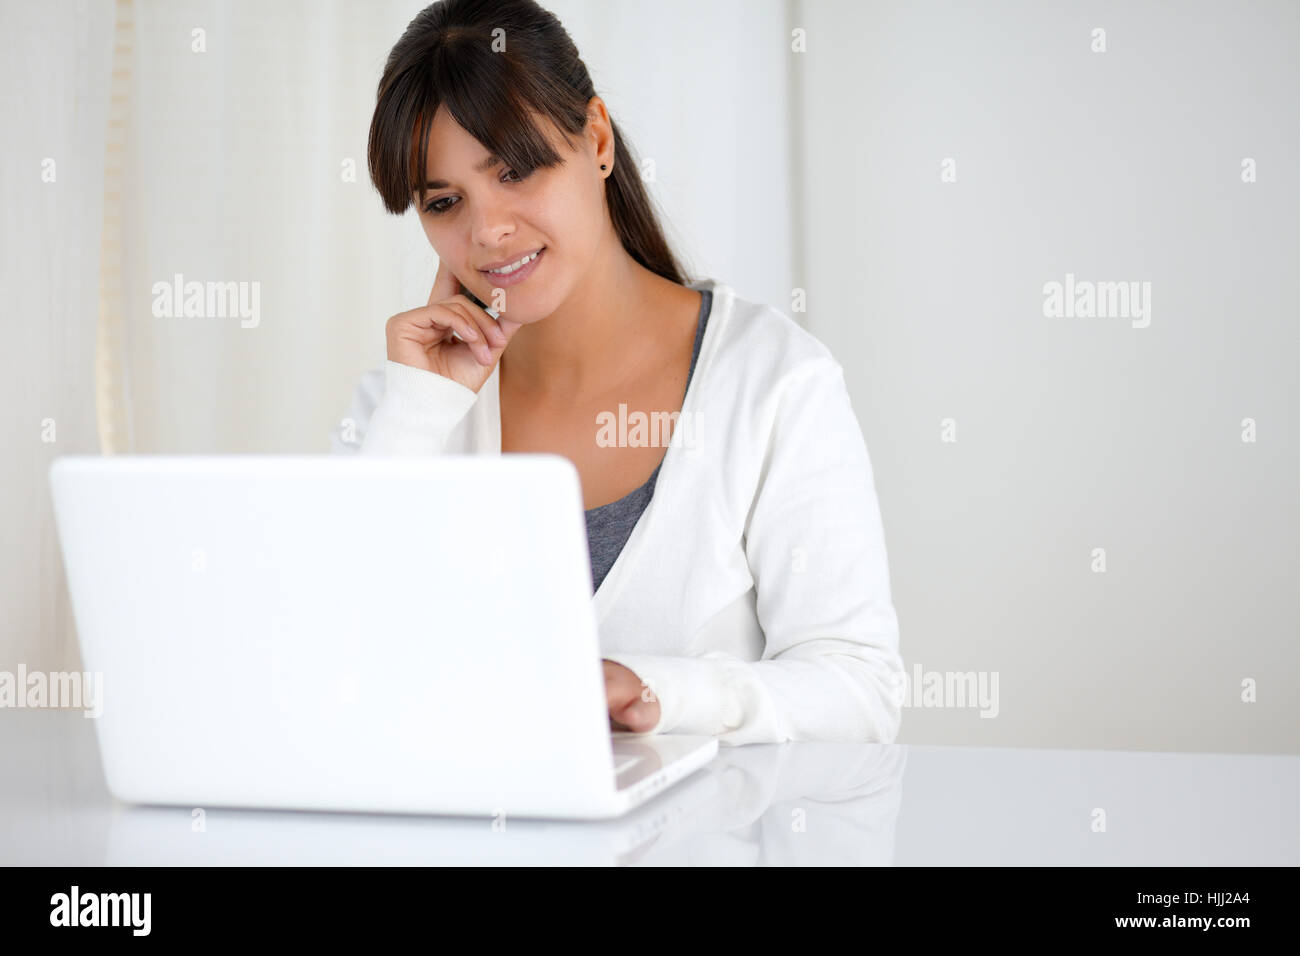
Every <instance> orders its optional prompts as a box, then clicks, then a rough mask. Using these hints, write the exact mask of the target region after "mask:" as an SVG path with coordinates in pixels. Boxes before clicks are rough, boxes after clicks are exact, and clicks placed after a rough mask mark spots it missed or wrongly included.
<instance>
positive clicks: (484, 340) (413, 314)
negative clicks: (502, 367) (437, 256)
mask: <svg viewBox="0 0 1300 956" xmlns="http://www.w3.org/2000/svg"><path fill="white" fill-rule="evenodd" d="M522 327H523V323H522V322H513V321H511V320H510V319H507V318H506V317H505V316H502V317H501V318H500V319H494V318H492V316H490V315H488V314H487V313H486V312H485V311H483V310H482V309H480V308H479V307H478V306H477V305H475V304H474V302H473V300H471V299H470V297H469V296H467V295H465V294H464V293H463V291H462V289H461V284H460V282H459V280H457V278H456V276H455V274H454V273H453V272H452V271H451V267H450V266H449V265H447V262H446V260H441V261H439V263H438V275H437V277H436V278H435V279H434V280H433V291H432V292H430V293H429V304H428V305H426V306H422V307H421V308H418V309H411V310H410V311H409V312H400V313H398V314H397V315H395V316H393V317H392V318H391V319H389V320H388V325H387V327H386V328H385V334H386V335H387V338H388V358H389V360H390V361H393V362H399V363H400V364H402V365H410V366H411V367H412V368H418V369H424V370H425V371H426V372H435V373H437V374H438V375H441V376H443V377H444V378H449V379H451V380H452V381H454V382H459V383H460V384H461V385H464V386H465V387H466V388H470V389H473V390H474V391H476V392H477V391H478V390H479V389H480V388H482V387H483V383H484V382H486V381H487V380H488V378H489V377H490V376H491V375H492V369H494V368H496V364H497V362H498V361H499V360H500V359H501V355H502V353H504V352H505V350H506V345H507V344H508V343H509V341H510V339H511V338H513V337H514V334H515V332H517V331H518V330H519V329H520V328H522ZM453 335H459V336H460V338H459V339H457V338H453Z"/></svg>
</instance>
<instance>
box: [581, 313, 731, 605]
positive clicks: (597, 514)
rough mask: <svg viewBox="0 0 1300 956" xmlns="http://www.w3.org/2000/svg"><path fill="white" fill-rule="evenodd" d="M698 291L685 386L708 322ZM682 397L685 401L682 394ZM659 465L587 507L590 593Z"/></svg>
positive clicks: (650, 490)
mask: <svg viewBox="0 0 1300 956" xmlns="http://www.w3.org/2000/svg"><path fill="white" fill-rule="evenodd" d="M699 291H700V293H701V295H702V296H703V300H702V301H701V302H700V320H699V326H698V328H697V329H696V330H695V348H694V350H693V351H692V352H691V367H690V371H688V372H687V373H686V388H687V389H690V387H691V376H692V375H694V374H695V360H696V359H697V358H699V355H700V343H701V342H703V341H704V326H705V325H706V324H707V323H708V321H709V310H710V308H711V307H712V305H713V291H712V290H711V289H701V290H699ZM682 400H683V402H685V396H684V395H683V399H682ZM667 457H668V453H667V451H665V452H664V458H667ZM663 466H664V463H663V461H662V460H660V462H659V464H658V465H656V466H655V470H654V471H653V472H652V473H651V475H650V478H649V479H648V480H647V481H646V483H645V484H644V485H642V486H641V487H640V488H637V489H636V490H635V491H630V492H628V493H627V494H626V495H624V496H623V497H622V498H619V499H618V500H617V501H611V502H610V503H609V504H607V505H601V506H600V507H599V508H590V509H588V510H587V512H586V515H587V548H588V550H589V551H590V552H591V584H592V593H593V594H594V593H595V592H596V591H598V590H599V589H600V585H601V582H602V581H604V580H605V575H607V574H608V573H609V569H610V568H612V567H613V566H614V562H615V561H616V560H617V559H618V556H619V554H620V553H621V552H622V550H623V545H625V544H627V539H628V538H629V537H631V535H632V529H633V528H634V527H636V523H637V522H638V521H640V520H641V513H642V512H643V511H645V509H646V506H647V505H649V504H650V498H651V497H652V496H653V495H654V493H655V482H656V481H658V480H659V469H660V468H662V467H663Z"/></svg>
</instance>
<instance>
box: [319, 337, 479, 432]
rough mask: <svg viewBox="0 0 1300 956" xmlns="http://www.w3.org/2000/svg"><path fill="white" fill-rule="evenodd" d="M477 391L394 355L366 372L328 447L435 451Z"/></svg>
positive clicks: (458, 420)
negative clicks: (396, 360) (404, 361)
mask: <svg viewBox="0 0 1300 956" xmlns="http://www.w3.org/2000/svg"><path fill="white" fill-rule="evenodd" d="M477 397H478V393H477V392H475V391H474V390H473V389H471V388H466V387H465V386H464V385H462V384H460V383H459V382H455V381H452V380H451V379H449V378H447V377H446V376H443V375H439V374H437V373H436V372H430V371H427V370H425V369H419V368H414V367H412V366H410V365H403V364H401V363H400V362H394V361H392V360H391V359H390V360H386V361H385V362H384V367H383V369H382V370H376V371H373V372H367V373H366V374H365V375H363V376H362V378H361V382H360V383H359V384H358V385H357V387H356V390H355V392H354V393H353V396H352V402H351V404H350V405H349V406H348V409H347V412H346V413H345V414H344V416H343V418H342V419H341V420H340V421H339V422H338V424H336V425H335V426H334V428H333V429H331V431H330V451H331V452H335V453H343V454H346V453H353V454H356V453H360V454H363V455H437V454H441V453H442V451H443V450H444V449H445V448H446V447H447V439H448V437H449V436H450V435H451V432H452V429H454V428H455V427H456V426H457V425H458V424H460V422H461V420H462V419H463V418H464V417H465V415H466V414H467V413H468V412H469V410H470V407H471V406H472V405H473V404H474V401H475V399H476V398H477Z"/></svg>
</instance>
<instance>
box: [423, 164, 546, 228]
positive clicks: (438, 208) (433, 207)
mask: <svg viewBox="0 0 1300 956" xmlns="http://www.w3.org/2000/svg"><path fill="white" fill-rule="evenodd" d="M508 174H513V175H514V177H515V178H514V179H511V180H502V182H514V183H522V182H523V181H524V180H525V179H527V178H528V177H526V176H520V175H519V174H518V173H516V172H515V171H514V170H513V169H507V170H506V172H505V174H503V175H508ZM452 198H453V197H451V196H443V197H441V198H439V199H435V200H434V201H433V202H431V203H429V204H428V205H427V206H425V207H424V211H425V212H427V213H432V214H433V215H435V216H438V215H441V214H442V213H444V212H447V211H449V210H450V209H451V208H452V207H453V206H455V205H456V203H454V202H452V201H451V200H452ZM441 203H446V204H447V205H445V206H444V205H440V204H441Z"/></svg>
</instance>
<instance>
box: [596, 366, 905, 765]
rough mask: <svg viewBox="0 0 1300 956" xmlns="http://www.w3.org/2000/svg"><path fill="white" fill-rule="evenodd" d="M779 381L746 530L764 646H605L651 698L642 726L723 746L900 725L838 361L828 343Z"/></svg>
mask: <svg viewBox="0 0 1300 956" xmlns="http://www.w3.org/2000/svg"><path fill="white" fill-rule="evenodd" d="M784 386H785V387H784V388H782V389H781V393H780V395H779V397H778V398H777V399H776V410H775V416H774V420H773V424H772V428H771V431H770V433H769V436H768V446H767V448H766V450H765V455H764V459H763V465H762V468H761V471H760V475H759V479H758V484H757V488H756V490H755V493H754V498H753V501H752V504H751V508H750V512H749V517H748V521H747V523H746V531H745V539H744V547H745V555H746V559H747V561H748V563H749V566H750V571H751V574H752V575H753V578H754V587H755V590H756V595H755V608H756V611H757V616H758V622H759V625H760V627H761V628H762V630H763V635H764V638H765V642H766V646H765V649H764V651H763V654H762V657H761V658H760V659H759V660H758V661H752V662H751V661H744V660H741V659H739V658H737V657H735V656H732V655H729V654H723V653H722V652H710V651H707V650H705V651H704V652H703V653H701V654H699V655H697V656H690V657H673V656H663V655H654V654H617V653H616V654H611V655H607V659H609V660H614V661H616V662H618V663H620V664H623V665H624V666H625V667H627V668H629V669H630V670H632V671H633V672H634V673H636V674H637V675H638V676H639V677H640V678H641V680H642V681H643V683H644V684H645V686H646V687H648V688H649V690H650V691H651V692H653V694H654V695H655V697H656V698H658V700H659V705H660V719H659V722H658V724H657V725H656V726H655V727H654V728H652V729H651V730H650V731H648V733H675V734H701V735H709V736H716V737H718V739H719V743H723V744H749V743H779V742H781V741H786V740H840V741H865V742H882V743H891V742H893V740H894V738H895V736H896V735H897V733H898V729H899V725H900V723H901V716H902V698H903V693H902V686H903V684H902V681H903V662H902V658H901V657H900V656H899V641H898V618H897V615H896V613H895V610H894V606H893V602H892V599H891V597H890V580H889V568H888V561H887V559H886V554H885V536H884V527H883V524H882V521H881V516H880V509H879V505H878V502H877V498H876V493H875V487H874V477H873V474H872V466H871V461H870V458H869V456H868V453H867V447H866V443H865V441H864V439H863V437H862V430H861V427H860V426H859V424H858V421H857V417H856V415H855V414H854V412H853V408H852V404H851V402H850V398H849V394H848V389H847V388H846V386H845V382H844V370H843V368H842V367H841V366H840V364H839V363H838V362H837V361H835V359H834V358H832V357H830V356H829V354H827V355H825V356H821V357H818V358H817V359H816V360H814V361H812V362H810V363H809V364H808V365H804V366H801V367H800V368H799V369H798V370H797V371H796V372H794V373H791V376H790V378H788V379H787V380H786V382H785V383H784ZM643 693H644V692H643Z"/></svg>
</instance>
